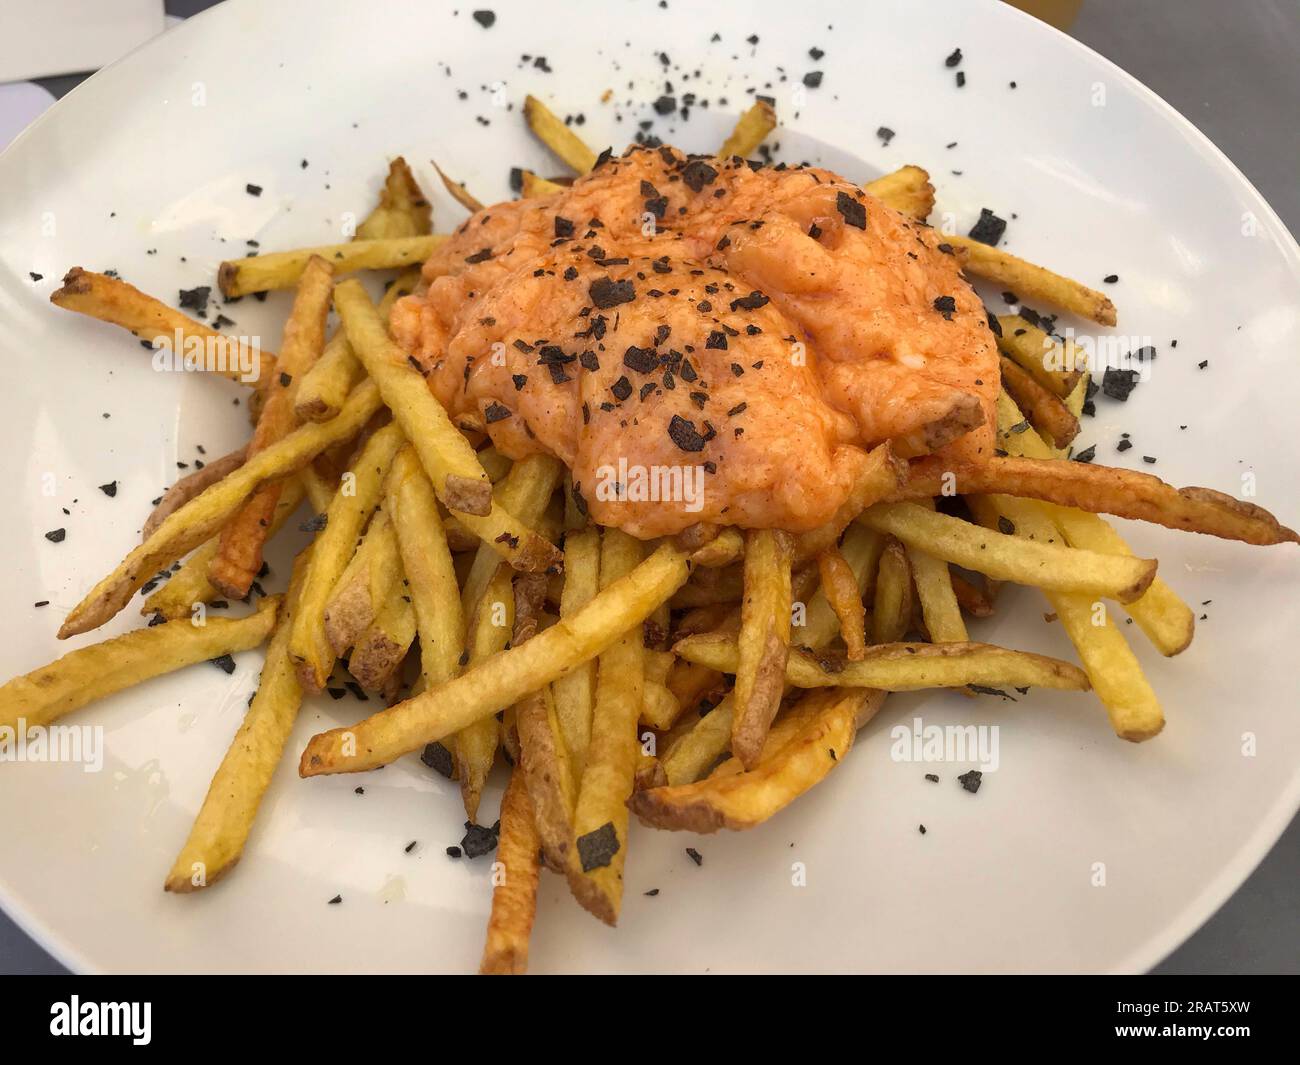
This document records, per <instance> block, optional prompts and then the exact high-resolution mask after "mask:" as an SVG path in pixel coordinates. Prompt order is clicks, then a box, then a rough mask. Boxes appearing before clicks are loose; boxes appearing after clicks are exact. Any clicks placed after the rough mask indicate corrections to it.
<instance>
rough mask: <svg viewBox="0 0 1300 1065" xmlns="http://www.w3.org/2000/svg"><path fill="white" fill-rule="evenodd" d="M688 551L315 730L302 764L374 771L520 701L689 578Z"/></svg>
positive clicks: (310, 771) (307, 770) (650, 564)
mask: <svg viewBox="0 0 1300 1065" xmlns="http://www.w3.org/2000/svg"><path fill="white" fill-rule="evenodd" d="M686 574H687V562H686V556H685V555H684V554H682V552H680V551H677V550H675V549H673V548H672V547H670V546H661V547H660V548H659V549H658V550H657V551H656V552H655V553H654V554H653V555H651V556H650V557H649V558H647V559H646V560H645V561H644V562H642V563H641V565H639V566H637V567H636V569H634V570H633V571H632V572H631V573H629V574H628V575H627V576H625V577H622V578H620V579H619V580H616V581H614V582H613V583H612V584H610V585H608V586H607V587H605V588H602V589H601V591H600V592H599V593H598V594H597V595H596V596H595V597H594V598H592V600H591V601H590V602H588V603H587V604H586V605H585V606H584V607H582V608H581V609H580V610H578V611H576V612H575V613H574V614H573V615H572V616H571V617H568V618H566V617H561V618H560V619H559V621H557V622H556V623H555V624H554V625H552V626H551V627H550V628H548V629H546V630H544V631H542V632H540V633H538V634H537V635H536V636H534V637H533V638H532V639H531V640H529V641H528V642H527V643H525V644H521V645H520V646H518V647H511V648H510V649H509V650H507V651H502V652H501V653H500V654H498V655H493V656H492V657H491V658H489V659H487V660H486V661H484V662H482V663H481V664H479V665H478V666H476V667H474V668H473V669H470V670H467V671H466V672H464V673H462V674H461V675H460V676H459V677H456V678H454V679H452V680H451V681H448V682H447V683H445V684H441V685H439V686H438V687H436V688H431V689H429V690H428V691H425V692H423V693H422V694H420V695H417V696H414V697H412V698H410V699H407V700H406V701H405V702H402V703H398V704H397V705H396V706H393V707H389V708H388V709H386V710H382V711H380V712H379V713H377V714H374V715H372V716H371V717H368V718H366V720H364V721H361V722H359V723H358V724H356V725H352V726H348V727H346V728H337V729H331V730H330V731H329V732H323V733H320V734H319V735H317V736H313V737H312V739H311V741H310V742H309V743H308V744H307V748H306V750H304V751H303V755H302V760H301V762H300V764H299V773H300V774H301V775H302V776H319V775H321V774H324V773H353V772H360V771H362V770H365V769H374V768H375V767H376V766H380V765H384V764H386V763H388V762H391V761H392V760H393V759H395V758H398V757H400V756H401V755H403V754H406V753H408V752H410V751H414V750H417V749H419V748H421V747H423V746H424V745H425V744H428V743H433V742H434V741H435V740H441V739H443V738H444V737H446V736H449V735H451V733H453V732H456V731H457V730H459V729H462V728H464V727H465V726H466V725H468V724H469V723H470V722H472V721H477V720H478V719H479V718H482V717H485V716H487V715H489V714H493V713H495V712H496V711H497V710H499V709H501V707H503V706H509V705H511V704H513V703H516V702H518V701H519V700H520V699H522V698H523V697H524V696H525V695H527V694H528V693H529V692H534V691H537V690H538V689H539V688H541V687H542V685H544V684H549V683H551V682H552V681H553V680H555V679H556V678H557V677H560V676H563V675H564V674H565V673H567V672H569V670H571V669H573V668H574V667H575V666H577V665H580V664H581V663H583V662H586V661H589V660H590V659H592V658H594V657H595V656H596V655H598V654H600V653H601V652H602V651H604V650H605V649H606V648H608V647H609V646H610V645H612V644H613V643H614V642H615V641H616V640H618V638H619V637H620V636H621V635H622V634H623V633H625V632H627V631H628V630H629V629H630V628H632V627H633V626H636V625H640V624H641V622H643V621H644V620H645V619H646V618H647V617H649V616H650V614H651V613H653V612H654V609H655V607H657V606H658V605H659V604H660V603H662V602H663V601H664V600H665V599H667V598H668V597H669V596H671V595H672V593H673V592H674V591H675V590H676V589H677V588H679V587H681V585H682V584H683V583H684V582H685V580H686Z"/></svg>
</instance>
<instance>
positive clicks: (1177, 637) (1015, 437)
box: [998, 394, 1196, 656]
mask: <svg viewBox="0 0 1300 1065" xmlns="http://www.w3.org/2000/svg"><path fill="white" fill-rule="evenodd" d="M1022 417H1023V416H1022V415H1021V413H1020V410H1019V409H1018V408H1017V407H1016V406H1015V404H1014V403H1013V402H1012V401H1011V399H1010V397H1008V396H1007V395H1005V394H1003V395H1000V396H999V397H998V439H999V441H1000V442H1001V444H1002V446H1003V447H1004V448H1005V449H1006V450H1007V452H1008V453H1009V454H1011V455H1019V456H1027V457H1029V458H1035V459H1046V458H1050V457H1051V456H1050V452H1049V450H1048V448H1047V445H1046V444H1044V443H1043V442H1042V441H1041V440H1039V439H1038V438H1037V437H1036V436H1034V435H1032V434H1030V433H1016V432H1012V429H1013V427H1015V426H1017V425H1019V424H1020V422H1021V420H1022ZM1043 506H1044V508H1045V510H1046V513H1047V514H1048V515H1049V516H1050V517H1051V519H1052V520H1053V521H1054V522H1055V523H1056V525H1057V527H1058V528H1059V529H1060V530H1061V532H1063V533H1064V534H1065V538H1066V540H1067V541H1069V544H1070V546H1071V547H1079V548H1083V549H1084V550H1086V551H1100V552H1102V553H1103V554H1109V555H1131V554H1132V553H1133V552H1132V551H1131V550H1130V549H1129V546H1128V544H1126V543H1125V542H1124V539H1123V537H1121V536H1120V535H1119V533H1117V532H1116V531H1115V530H1114V529H1113V528H1112V527H1111V526H1110V524H1109V523H1107V522H1106V521H1105V520H1104V519H1103V518H1099V517H1098V516H1097V515H1096V514H1089V513H1088V512H1087V511H1083V510H1076V509H1075V508H1073V507H1060V506H1056V505H1054V504H1051V503H1045V504H1043ZM1124 609H1125V611H1126V612H1127V613H1128V615H1129V617H1131V618H1132V619H1133V620H1134V622H1136V623H1137V626H1138V628H1140V629H1141V630H1142V631H1143V632H1144V633H1145V634H1146V637H1147V639H1149V640H1150V641H1151V642H1152V644H1154V645H1155V647H1156V649H1157V650H1158V651H1159V652H1160V653H1161V654H1162V655H1166V656H1171V655H1176V654H1179V653H1180V652H1182V651H1185V650H1186V649H1187V647H1188V646H1189V645H1190V644H1191V642H1192V637H1193V636H1194V635H1195V632H1196V615H1195V614H1194V613H1193V612H1192V608H1191V607H1189V606H1188V605H1187V604H1186V603H1184V602H1183V601H1182V599H1180V598H1179V596H1178V594H1177V593H1176V592H1175V591H1174V590H1173V589H1172V588H1170V587H1169V585H1168V584H1166V583H1165V582H1164V580H1163V579H1162V578H1160V577H1159V576H1157V577H1156V579H1155V580H1153V581H1152V582H1151V586H1150V587H1149V588H1148V589H1147V590H1146V591H1145V592H1143V593H1142V595H1141V596H1139V597H1138V598H1137V599H1135V600H1133V602H1131V603H1126V604H1124Z"/></svg>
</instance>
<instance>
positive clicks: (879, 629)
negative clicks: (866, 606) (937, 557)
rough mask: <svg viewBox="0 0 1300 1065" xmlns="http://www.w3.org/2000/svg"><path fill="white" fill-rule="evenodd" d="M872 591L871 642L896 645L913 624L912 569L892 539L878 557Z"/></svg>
mask: <svg viewBox="0 0 1300 1065" xmlns="http://www.w3.org/2000/svg"><path fill="white" fill-rule="evenodd" d="M875 591H876V594H875V600H874V603H873V605H872V609H871V640H872V642H873V643H895V642H896V641H898V640H901V639H902V638H903V637H904V636H905V635H907V629H908V626H909V625H910V624H911V621H912V566H911V563H910V562H909V561H908V557H907V552H906V551H905V550H904V548H903V545H902V544H901V543H899V542H898V541H897V540H895V539H893V538H892V537H891V538H890V539H889V540H888V541H887V542H886V544H885V549H884V552H883V553H882V554H881V556H880V566H879V568H878V569H877V570H876V589H875Z"/></svg>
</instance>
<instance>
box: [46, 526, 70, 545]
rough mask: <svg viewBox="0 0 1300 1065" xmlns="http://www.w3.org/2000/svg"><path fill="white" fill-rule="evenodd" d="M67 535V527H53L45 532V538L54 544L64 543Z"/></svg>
mask: <svg viewBox="0 0 1300 1065" xmlns="http://www.w3.org/2000/svg"><path fill="white" fill-rule="evenodd" d="M67 535H68V530H67V529H51V530H50V531H49V532H47V533H46V534H45V539H47V540H49V542H50V543H52V544H61V543H63V540H64V537H66V536H67Z"/></svg>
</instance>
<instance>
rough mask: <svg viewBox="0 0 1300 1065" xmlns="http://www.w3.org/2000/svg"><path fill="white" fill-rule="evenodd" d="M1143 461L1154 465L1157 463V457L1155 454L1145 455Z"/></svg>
mask: <svg viewBox="0 0 1300 1065" xmlns="http://www.w3.org/2000/svg"><path fill="white" fill-rule="evenodd" d="M1142 461H1143V462H1145V463H1146V464H1147V465H1148V466H1154V465H1155V464H1156V457H1155V456H1154V455H1143V456H1142Z"/></svg>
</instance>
